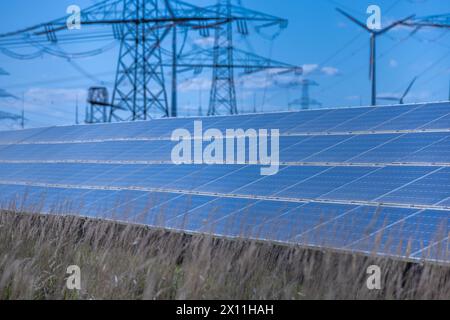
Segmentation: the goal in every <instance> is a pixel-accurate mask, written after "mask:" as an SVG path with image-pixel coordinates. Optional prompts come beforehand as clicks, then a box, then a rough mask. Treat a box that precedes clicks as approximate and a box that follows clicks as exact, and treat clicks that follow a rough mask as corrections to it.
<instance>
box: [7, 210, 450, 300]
mask: <svg viewBox="0 0 450 320" xmlns="http://www.w3.org/2000/svg"><path fill="white" fill-rule="evenodd" d="M374 264H375V265H378V266H380V268H381V270H382V290H375V291H370V290H368V289H367V286H366V280H367V277H368V275H367V274H366V270H367V267H368V266H370V265H374ZM70 265H78V266H79V267H80V268H81V281H82V290H81V291H79V292H78V291H70V290H68V289H67V288H66V277H67V275H66V269H67V267H68V266H70ZM0 299H450V267H449V266H442V265H436V264H428V263H423V264H414V263H411V262H407V261H399V260H395V259H390V258H380V257H369V256H364V255H357V254H346V253H340V252H333V251H327V250H311V249H307V248H302V247H299V246H282V245H276V244H271V243H263V242H257V241H250V240H239V239H235V240H230V239H220V238H215V237H213V236H209V235H186V234H182V233H176V232H168V231H164V230H156V229H150V228H146V227H142V226H133V225H124V224H118V223H114V222H110V221H101V220H89V219H85V218H80V217H62V216H59V217H58V216H44V215H42V216H41V215H25V214H16V213H11V212H0Z"/></svg>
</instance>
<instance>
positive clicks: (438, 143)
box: [0, 132, 450, 164]
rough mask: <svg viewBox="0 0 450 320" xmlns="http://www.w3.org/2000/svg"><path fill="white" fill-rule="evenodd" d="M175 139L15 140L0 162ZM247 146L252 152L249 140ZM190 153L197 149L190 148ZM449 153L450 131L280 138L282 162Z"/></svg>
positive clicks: (117, 154)
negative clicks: (49, 141)
mask: <svg viewBox="0 0 450 320" xmlns="http://www.w3.org/2000/svg"><path fill="white" fill-rule="evenodd" d="M177 143H178V142H172V141H168V140H152V141H133V140H121V141H108V142H95V143H89V142H86V143H80V142H78V143H53V144H50V143H46V144H13V145H8V146H5V147H3V148H2V149H0V151H1V152H0V161H30V160H33V161H66V162H67V161H72V162H75V161H82V160H83V161H107V162H111V161H116V162H121V161H122V162H126V161H128V162H137V161H141V162H148V163H151V162H171V152H172V149H173V148H174V146H175V145H176V144H177ZM203 145H205V146H206V145H207V143H205V142H204V143H203ZM246 148H247V152H246V154H248V144H247V146H246ZM191 152H192V153H193V151H192V150H191ZM223 152H225V145H224V147H223ZM449 155H450V132H433V133H409V134H405V133H403V134H400V133H399V134H359V135H326V136H308V137H307V136H296V137H281V138H280V161H281V162H282V163H298V162H317V163H320V162H336V163H421V162H425V163H447V164H448V160H449V159H450V156H449ZM247 160H248V157H247ZM446 161H447V162H446Z"/></svg>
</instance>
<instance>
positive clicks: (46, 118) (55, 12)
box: [0, 0, 450, 129]
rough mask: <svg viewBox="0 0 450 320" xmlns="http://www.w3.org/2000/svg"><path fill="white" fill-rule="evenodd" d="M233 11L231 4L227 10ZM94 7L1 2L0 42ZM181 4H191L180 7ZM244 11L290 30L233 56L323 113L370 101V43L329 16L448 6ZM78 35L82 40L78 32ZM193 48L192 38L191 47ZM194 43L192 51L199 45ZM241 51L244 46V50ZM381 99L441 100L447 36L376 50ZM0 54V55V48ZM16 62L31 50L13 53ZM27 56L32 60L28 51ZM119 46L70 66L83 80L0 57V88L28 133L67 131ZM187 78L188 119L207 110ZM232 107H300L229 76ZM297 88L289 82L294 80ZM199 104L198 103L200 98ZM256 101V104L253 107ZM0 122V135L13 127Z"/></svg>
mask: <svg viewBox="0 0 450 320" xmlns="http://www.w3.org/2000/svg"><path fill="white" fill-rule="evenodd" d="M233 1H235V2H237V0H233ZM94 2H95V1H92V0H58V1H56V0H40V1H31V0H15V1H9V2H8V1H1V2H0V19H1V20H2V24H1V26H0V33H3V32H8V31H13V30H16V29H20V28H23V27H27V26H30V25H34V24H37V23H41V22H44V21H49V20H52V19H54V18H58V17H62V16H64V15H65V11H66V8H67V7H68V6H69V5H71V4H76V5H79V6H80V7H81V8H83V7H86V6H89V5H91V4H93V3H94ZM188 2H189V1H188ZM190 2H191V3H192V4H197V5H205V4H211V3H213V2H214V1H208V0H192V1H190ZM241 2H242V3H243V5H244V6H246V7H248V8H252V9H255V10H258V11H263V12H266V13H270V14H273V15H276V16H280V17H283V18H287V19H288V20H289V27H288V28H287V29H286V30H284V31H283V33H281V34H280V36H279V37H277V38H276V39H275V41H273V42H270V41H267V40H266V39H263V38H261V37H260V36H259V35H258V34H257V33H255V32H253V33H252V34H251V35H250V37H249V38H248V39H249V40H248V41H244V40H242V39H241V38H240V36H236V46H237V47H240V48H242V49H246V50H247V49H248V48H250V47H252V48H253V50H254V51H255V52H256V53H258V54H259V55H262V56H267V57H270V58H272V59H276V60H279V61H284V62H288V63H290V64H294V65H300V66H303V67H304V68H305V70H306V71H307V72H308V73H307V74H306V76H307V77H308V78H311V79H314V80H315V81H316V82H318V83H319V85H320V86H318V87H314V88H312V89H311V96H312V97H313V98H314V99H316V100H318V101H320V102H321V103H322V105H323V107H335V106H354V105H360V104H368V103H369V101H370V82H369V78H368V61H369V37H368V34H367V33H366V32H364V31H362V30H361V29H360V28H359V27H357V26H356V25H354V24H352V23H351V22H349V21H348V20H346V19H345V18H344V17H343V16H341V15H339V14H338V13H337V12H336V11H335V8H336V7H338V6H339V7H341V8H343V9H345V10H347V11H348V12H349V13H351V14H352V15H354V16H355V17H357V18H359V19H361V20H362V21H365V20H366V19H367V15H366V9H367V7H368V6H369V5H371V4H376V5H379V6H380V7H381V10H382V23H383V25H387V24H389V23H390V22H392V21H393V20H396V19H399V18H403V17H406V16H408V15H410V14H417V15H418V16H426V15H432V14H442V13H450V1H442V0H389V1H387V0H384V1H381V0H375V1H373V0H372V1H365V0H358V1H355V0H316V1H310V0H281V1H275V0H264V1H262V0H242V1H241ZM84 31H86V30H84ZM197 38H198V37H197ZM197 38H196V37H195V36H193V37H192V39H193V41H195V39H197ZM248 42H249V43H250V44H251V45H250V46H249V45H248ZM108 43H110V41H107V42H102V43H90V44H76V45H70V46H65V47H64V46H62V45H61V47H62V48H63V49H64V50H66V51H68V52H80V51H85V50H91V49H96V48H99V47H103V46H105V45H107V44H108ZM378 46H379V47H378V55H379V58H378V91H379V95H389V96H392V95H398V94H401V93H402V92H403V91H404V90H405V88H406V87H407V86H408V84H409V82H410V81H411V80H412V79H413V78H414V77H415V76H419V78H418V81H417V83H416V85H415V86H414V87H413V89H412V91H411V94H410V95H409V96H408V98H407V100H406V101H409V102H421V101H435V100H444V99H447V98H448V94H449V93H448V90H449V88H448V87H449V81H450V32H449V31H445V30H439V29H423V30H421V31H419V32H417V33H415V34H414V35H411V29H407V28H404V27H401V28H398V29H394V30H393V31H391V32H390V33H388V34H387V35H386V36H383V37H381V38H380V39H379V41H378ZM0 49H1V46H0ZM14 51H15V52H18V53H29V52H32V51H33V49H27V48H17V49H14ZM34 51H35V50H34ZM117 54H118V46H117V45H116V47H114V48H113V49H111V50H109V51H107V52H106V53H104V54H102V55H99V56H96V57H92V58H87V59H80V60H76V63H77V64H78V65H79V66H80V67H81V68H82V69H83V70H85V71H87V72H88V73H89V74H90V75H91V77H90V78H88V77H86V76H84V75H83V74H82V73H81V72H80V70H77V69H76V68H75V67H74V66H73V65H71V64H70V63H69V62H68V61H66V60H65V59H61V58H58V57H54V56H48V55H46V56H44V57H41V58H37V59H33V60H26V61H22V60H15V59H12V58H10V57H7V56H5V55H3V54H1V53H0V68H2V69H5V70H6V71H8V72H9V73H10V75H9V76H0V88H2V89H5V90H7V91H8V92H10V93H12V94H14V95H16V96H18V97H22V95H23V96H25V108H26V112H27V118H28V119H29V121H28V122H27V126H30V127H34V126H47V125H54V124H57V125H61V124H71V123H74V121H75V116H74V108H75V103H76V100H77V99H78V102H79V106H80V117H81V118H82V117H83V115H82V114H81V111H84V106H85V95H86V91H87V88H88V87H89V86H91V85H98V84H104V85H106V86H108V87H109V88H111V85H112V82H113V79H114V71H115V68H116V60H117ZM193 77H194V75H193V74H192V73H187V74H185V75H183V76H181V79H180V109H181V110H180V113H181V114H182V115H195V114H196V113H197V109H198V106H199V105H200V104H201V105H202V107H203V109H206V108H207V99H208V95H209V92H208V87H209V81H210V80H209V79H210V78H211V74H210V71H208V70H204V72H203V73H202V74H200V75H198V76H197V77H196V78H193ZM236 77H237V79H236V82H237V86H238V94H239V99H238V102H239V107H240V110H241V111H244V112H245V111H248V110H251V109H253V107H254V104H255V103H254V101H256V108H257V110H258V111H273V110H287V108H288V107H287V105H288V102H289V101H292V100H294V99H297V98H299V97H300V88H299V87H291V88H286V86H285V85H282V86H280V85H276V84H275V81H276V82H278V83H286V82H289V81H291V80H293V79H292V78H289V79H287V78H286V77H281V78H279V79H275V78H274V77H272V76H270V75H268V74H264V73H263V74H258V75H254V76H251V77H242V76H241V74H240V73H239V72H237V75H236ZM294 80H295V79H294ZM200 97H201V98H200ZM254 97H256V100H254ZM21 108H22V102H21V101H14V100H11V99H1V100H0V110H1V111H10V112H15V113H20V110H21ZM11 126H12V124H11V123H8V122H4V121H3V122H0V129H4V128H7V127H11Z"/></svg>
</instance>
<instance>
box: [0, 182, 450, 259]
mask: <svg viewBox="0 0 450 320" xmlns="http://www.w3.org/2000/svg"><path fill="white" fill-rule="evenodd" d="M14 194H15V195H16V198H14ZM22 196H25V199H22V198H21V197H22ZM1 198H2V199H9V200H10V201H14V199H15V200H16V201H18V203H20V204H21V205H22V206H23V208H27V207H29V208H35V211H36V212H49V213H57V214H63V213H76V214H81V215H86V216H94V217H100V218H102V217H105V218H109V219H111V218H112V219H117V220H121V221H131V222H137V223H143V224H147V225H150V226H157V227H164V228H171V229H175V230H183V231H188V232H202V233H203V232H205V233H210V232H211V233H214V234H217V235H223V236H228V237H238V236H242V237H250V238H256V239H268V240H272V241H280V242H292V243H301V244H305V245H308V246H322V247H331V248H336V249H346V250H357V251H361V252H367V253H372V252H376V253H378V254H386V255H397V256H408V257H412V258H421V257H426V258H427V259H438V260H448V258H449V257H448V251H445V249H446V248H448V247H446V246H447V245H448V239H447V238H446V237H448V231H449V227H448V215H449V212H448V211H441V210H421V209H413V208H393V207H383V206H379V207H375V206H362V205H351V204H332V203H318V202H298V203H292V202H283V201H273V200H256V199H244V198H224V197H213V196H201V195H185V194H174V193H146V192H140V191H123V190H122V191H119V190H116V191H107V190H89V189H63V188H62V189H60V188H50V189H48V188H37V187H27V186H7V187H4V188H3V189H2V197H1ZM68 199H69V200H68ZM446 239H447V240H446ZM438 242H440V243H441V244H442V249H443V250H444V251H443V252H441V251H439V250H436V249H437V246H438V245H437V243H438ZM444 254H445V255H444Z"/></svg>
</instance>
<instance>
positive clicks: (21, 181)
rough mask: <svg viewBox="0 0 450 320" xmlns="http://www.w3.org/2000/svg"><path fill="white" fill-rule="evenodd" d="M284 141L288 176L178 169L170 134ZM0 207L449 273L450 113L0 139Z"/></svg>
mask: <svg viewBox="0 0 450 320" xmlns="http://www.w3.org/2000/svg"><path fill="white" fill-rule="evenodd" d="M196 120H201V121H202V122H203V129H204V130H206V129H208V128H217V129H219V130H222V131H223V132H225V130H226V129H238V128H240V129H244V130H246V129H250V128H253V129H279V130H280V169H279V170H280V171H279V173H278V174H276V175H272V176H262V175H261V174H260V168H261V165H260V164H259V163H251V162H246V163H241V164H234V165H229V164H216V165H206V164H185V165H175V164H174V163H173V162H172V161H171V152H172V149H173V147H174V146H175V144H176V142H173V141H171V139H170V138H171V135H172V132H173V130H175V129H178V128H184V129H187V130H189V131H190V132H193V131H194V122H195V121H196ZM0 204H1V206H2V207H3V208H5V209H8V208H12V207H15V208H16V209H20V210H22V211H32V212H41V213H55V214H63V213H64V214H79V215H83V216H90V217H103V218H112V219H117V220H120V221H128V222H136V223H143V224H147V225H150V226H156V227H163V228H168V229H175V230H182V231H187V232H193V233H197V232H199V233H203V232H205V233H213V234H216V235H220V236H227V237H246V238H254V239H261V240H270V241H277V242H283V243H298V244H301V245H304V246H311V247H326V248H333V249H339V250H346V251H357V252H365V253H376V254H380V255H393V256H401V257H407V258H411V259H429V260H439V261H446V262H448V261H450V254H449V231H450V224H449V219H450V104H449V103H433V104H416V105H403V106H386V107H361V108H346V109H324V110H315V111H301V112H283V113H270V114H257V115H242V116H228V117H226V116H224V117H210V118H201V119H200V118H184V119H181V118H180V119H163V120H154V121H150V122H134V123H117V124H102V125H90V126H85V125H81V126H67V127H51V128H39V129H31V130H23V131H11V132H2V133H0Z"/></svg>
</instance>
